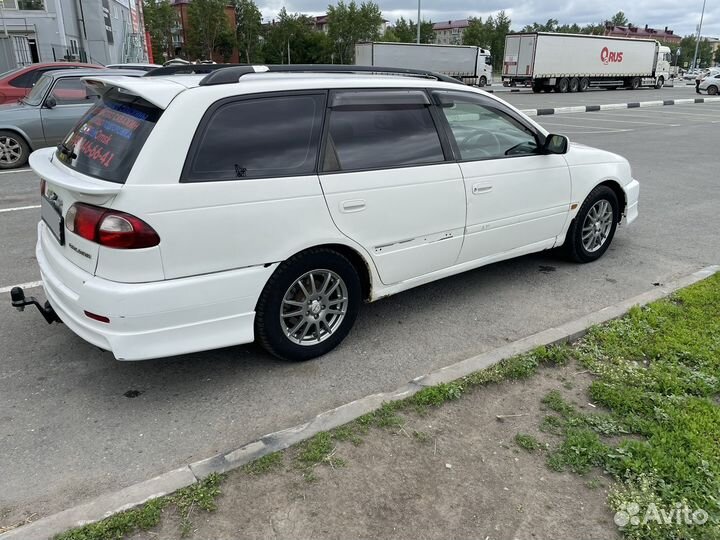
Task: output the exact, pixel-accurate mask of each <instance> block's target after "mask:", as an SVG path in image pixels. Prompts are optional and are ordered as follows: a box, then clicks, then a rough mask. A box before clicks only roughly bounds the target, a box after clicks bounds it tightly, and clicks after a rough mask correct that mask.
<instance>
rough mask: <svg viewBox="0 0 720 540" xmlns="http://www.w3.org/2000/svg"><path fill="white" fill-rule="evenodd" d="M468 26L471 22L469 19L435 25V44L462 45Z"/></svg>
mask: <svg viewBox="0 0 720 540" xmlns="http://www.w3.org/2000/svg"><path fill="white" fill-rule="evenodd" d="M468 26H470V21H469V20H467V19H461V20H459V21H448V22H441V23H435V24H433V32H434V33H435V43H437V44H440V45H462V43H463V34H464V33H465V30H466V29H467V27H468Z"/></svg>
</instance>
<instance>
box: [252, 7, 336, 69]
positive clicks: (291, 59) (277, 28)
mask: <svg viewBox="0 0 720 540" xmlns="http://www.w3.org/2000/svg"><path fill="white" fill-rule="evenodd" d="M312 25H313V21H312V19H311V18H310V17H308V16H306V15H302V14H300V13H293V14H290V13H288V12H287V10H286V9H285V8H284V7H283V8H282V9H281V10H280V13H279V14H278V19H277V21H274V22H273V24H271V25H270V26H269V27H268V29H267V32H266V34H265V42H264V45H263V52H264V56H265V61H267V62H268V63H272V64H288V63H292V64H311V63H329V59H330V49H331V44H330V41H329V39H328V37H327V35H326V34H325V33H324V32H314V31H313V30H312Z"/></svg>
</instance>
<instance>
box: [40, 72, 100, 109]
mask: <svg viewBox="0 0 720 540" xmlns="http://www.w3.org/2000/svg"><path fill="white" fill-rule="evenodd" d="M48 97H51V98H53V99H54V100H55V104H56V105H89V104H90V103H92V102H93V101H95V100H96V99H97V97H98V95H97V94H96V93H95V92H93V91H92V90H91V89H90V88H89V87H88V86H85V85H84V84H83V83H82V81H81V80H80V78H65V79H59V80H58V81H57V82H56V83H55V86H53V89H52V90H51V91H50V95H49V96H48Z"/></svg>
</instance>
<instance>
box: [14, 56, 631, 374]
mask: <svg viewBox="0 0 720 540" xmlns="http://www.w3.org/2000/svg"><path fill="white" fill-rule="evenodd" d="M206 67H207V66H206ZM335 68H336V69H337V66H335ZM164 69H165V70H167V69H168V68H164ZM285 69H286V70H287V69H288V68H287V67H286V68H285ZM298 69H302V68H298ZM327 69H330V68H327ZM345 69H346V70H355V71H357V70H361V69H362V68H355V67H346V68H345ZM379 69H380V68H372V71H373V72H377V71H379ZM307 71H318V73H308V72H307ZM324 71H327V70H325V69H324V68H323V67H317V66H316V67H314V68H310V67H307V68H305V69H304V70H303V72H302V73H285V72H283V73H273V69H272V68H271V69H270V71H269V72H268V68H267V67H265V66H263V67H248V66H238V67H230V68H223V69H217V70H214V71H212V73H209V74H206V75H162V74H159V75H157V76H146V77H141V78H130V77H128V78H121V77H113V78H110V77H102V76H93V77H86V79H85V80H86V83H87V84H89V85H91V86H92V87H93V88H94V89H95V91H97V92H99V93H100V94H101V95H102V98H101V100H100V101H99V102H98V103H97V105H95V106H94V108H93V109H91V111H90V112H89V113H88V114H87V115H86V116H85V117H84V118H83V120H82V121H81V122H80V124H79V125H78V126H77V127H76V128H75V129H74V130H73V131H72V132H71V133H70V134H69V135H68V136H67V138H66V139H65V141H64V143H62V144H61V145H60V146H59V148H58V149H55V148H46V149H43V150H37V151H36V152H34V153H33V154H32V155H31V157H30V166H31V167H32V169H33V171H34V172H35V173H36V174H37V175H39V176H40V178H41V179H42V187H41V191H42V197H41V204H42V221H41V222H40V223H39V225H38V242H37V249H36V255H37V260H38V264H39V266H40V270H41V273H42V282H43V288H44V290H45V294H46V295H47V298H48V300H49V304H48V305H46V307H45V308H43V309H42V311H44V314H45V315H46V318H48V319H49V320H53V319H54V318H55V317H59V319H60V320H61V321H62V322H64V323H65V324H66V325H67V327H68V328H70V329H71V330H72V331H74V332H75V333H76V334H77V335H79V336H80V337H82V338H83V339H85V340H87V341H89V342H90V343H93V344H95V345H97V346H99V347H101V348H103V349H107V350H109V351H112V352H113V354H114V355H115V357H116V358H117V359H119V360H141V359H148V358H157V357H164V356H170V355H177V354H182V353H190V352H194V351H203V350H208V349H214V348H218V347H226V346H230V345H238V344H243V343H250V342H252V341H253V340H258V341H260V343H262V344H263V345H264V346H265V347H266V348H267V349H268V350H269V351H270V352H271V353H273V354H274V355H276V356H278V357H280V358H283V359H288V360H306V359H309V358H313V357H316V356H318V355H321V354H324V353H326V352H328V351H330V350H331V349H333V348H334V347H336V346H337V345H338V344H339V343H340V342H341V341H342V340H343V338H344V337H345V336H346V335H347V334H348V332H349V331H350V328H351V327H352V325H353V323H354V321H355V318H356V315H357V313H358V309H359V307H360V304H361V303H362V302H363V301H373V300H377V299H380V298H384V297H386V296H389V295H391V294H395V293H398V292H401V291H404V290H406V289H410V288H412V287H416V286H418V285H422V284H424V283H428V282H430V281H434V280H437V279H440V278H444V277H447V276H451V275H453V274H457V273H460V272H464V271H466V270H470V269H473V268H477V267H479V266H483V265H486V264H489V263H493V262H496V261H501V260H503V259H509V258H511V257H517V256H520V255H524V254H527V253H532V252H537V251H542V250H548V249H551V248H556V247H559V246H564V249H565V251H566V253H567V254H568V255H569V256H570V257H571V258H572V259H574V260H576V261H578V262H589V261H594V260H596V259H597V258H599V257H600V256H601V255H602V254H603V253H604V252H605V251H606V250H607V248H608V246H609V245H610V242H611V241H612V239H613V235H614V233H615V229H616V226H617V225H618V224H619V223H621V222H622V221H623V220H624V221H625V222H627V223H630V222H632V221H633V220H635V218H636V217H637V215H638V192H639V184H638V182H637V181H636V180H634V179H633V177H632V174H631V169H630V165H629V164H628V162H627V160H625V159H624V158H622V157H620V156H618V155H615V154H612V153H609V152H606V151H603V150H597V149H594V148H590V147H587V146H582V145H579V144H569V142H568V140H567V138H566V137H564V136H561V135H550V134H548V132H547V131H546V130H545V129H543V128H542V127H541V126H540V125H538V124H537V123H536V122H534V121H533V120H532V119H531V118H529V117H527V116H525V115H524V114H522V113H521V112H519V111H518V110H517V109H515V108H513V107H512V106H510V105H508V104H507V103H505V102H504V101H502V100H500V99H498V98H496V97H493V96H492V95H490V94H487V93H485V92H483V91H482V90H479V89H474V88H471V87H467V86H464V85H462V84H457V83H453V82H447V81H444V80H436V79H432V78H429V77H428V76H427V74H426V73H421V72H417V73H416V74H415V76H413V75H412V74H408V73H405V76H396V75H393V76H389V75H378V74H377V73H373V74H370V73H327V72H324ZM438 78H440V79H442V78H443V77H442V76H439V77H438ZM12 297H13V303H14V305H15V306H16V307H22V306H24V305H27V304H29V303H33V302H35V300H34V299H30V300H26V299H25V298H24V295H23V291H22V290H20V289H18V290H15V291H13V293H12ZM37 305H38V306H39V304H37ZM419 309H422V308H419Z"/></svg>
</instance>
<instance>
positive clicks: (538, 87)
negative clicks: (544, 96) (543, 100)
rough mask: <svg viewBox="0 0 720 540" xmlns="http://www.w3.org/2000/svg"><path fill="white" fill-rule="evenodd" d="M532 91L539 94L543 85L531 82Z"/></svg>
mask: <svg viewBox="0 0 720 540" xmlns="http://www.w3.org/2000/svg"><path fill="white" fill-rule="evenodd" d="M532 91H533V92H534V93H535V94H539V93H540V92H542V91H543V87H542V86H540V85H539V84H533V87H532Z"/></svg>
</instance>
